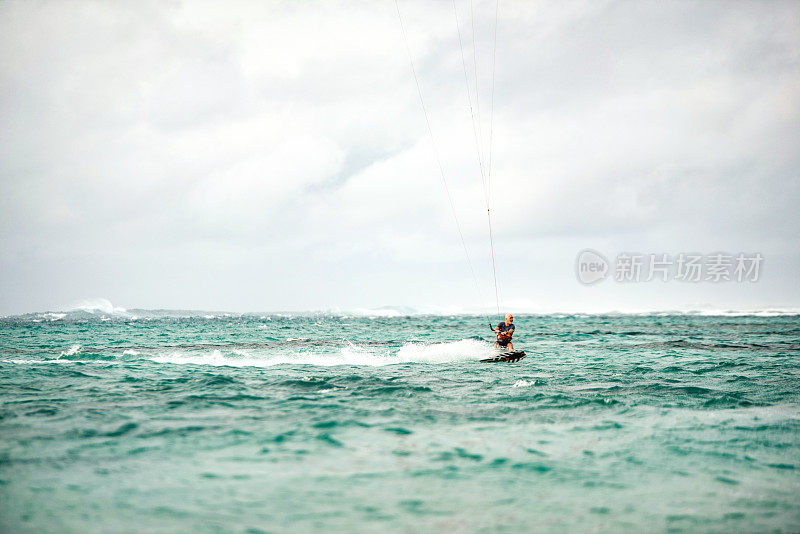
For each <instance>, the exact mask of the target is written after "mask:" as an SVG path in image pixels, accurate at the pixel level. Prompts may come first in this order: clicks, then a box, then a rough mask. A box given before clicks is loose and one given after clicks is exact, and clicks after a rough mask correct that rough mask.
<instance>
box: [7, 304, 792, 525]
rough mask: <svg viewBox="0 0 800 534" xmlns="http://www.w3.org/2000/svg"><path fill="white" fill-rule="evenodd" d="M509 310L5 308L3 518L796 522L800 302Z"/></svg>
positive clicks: (49, 521)
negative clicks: (354, 312)
mask: <svg viewBox="0 0 800 534" xmlns="http://www.w3.org/2000/svg"><path fill="white" fill-rule="evenodd" d="M516 324H517V336H516V337H517V338H519V339H517V340H516V341H515V344H516V345H517V347H518V348H524V349H525V350H527V351H528V354H529V357H528V358H527V359H525V360H523V361H522V362H520V363H517V364H492V365H487V364H480V363H478V362H477V360H478V359H479V358H480V357H485V356H488V355H489V354H490V352H491V345H490V343H489V341H490V337H491V336H490V335H489V332H488V327H487V326H486V325H485V319H483V318H479V317H468V316H454V317H432V316H422V317H392V318H381V317H373V318H370V317H347V316H332V315H297V316H289V315H248V316H224V315H223V316H216V315H207V316H203V315H198V316H170V315H169V314H159V313H149V314H148V313H141V314H139V315H137V314H136V313H134V314H132V315H131V316H124V317H114V316H112V317H103V316H94V315H89V314H82V313H73V314H68V315H66V316H65V315H63V314H49V315H44V314H38V315H29V316H23V317H11V318H5V319H0V392H1V393H2V395H1V396H0V529H2V530H4V531H7V532H25V531H30V532H41V531H59V532H62V531H71V532H79V531H86V530H90V531H141V530H170V531H172V530H174V531H225V532H228V531H232V532H236V531H239V532H244V531H248V532H260V531H309V530H322V529H331V530H334V531H375V530H379V529H380V530H390V531H402V532H407V531H427V530H440V531H445V530H447V531H449V530H460V531H480V530H487V531H489V530H491V531H494V530H508V531H528V530H531V529H534V530H551V531H583V530H587V529H589V530H600V531H609V532H611V531H620V530H624V531H640V530H647V531H681V530H686V531H698V530H700V531H719V532H723V531H767V530H779V531H797V530H798V529H800V506H799V505H798V502H800V410H798V407H799V406H800V385H798V378H800V366H799V365H798V364H799V361H798V354H799V349H800V318H798V317H797V316H779V317H758V316H741V317H701V316H686V315H684V316H566V317H561V316H517V319H516Z"/></svg>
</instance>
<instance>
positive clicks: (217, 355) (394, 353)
mask: <svg viewBox="0 0 800 534" xmlns="http://www.w3.org/2000/svg"><path fill="white" fill-rule="evenodd" d="M491 351H492V349H491V348H490V346H489V345H488V344H486V343H484V342H481V341H477V340H473V339H463V340H461V341H454V342H450V343H406V344H405V345H403V346H402V347H400V349H399V350H395V349H385V348H379V349H376V348H374V347H363V346H359V345H352V344H351V345H349V346H346V347H341V348H340V349H339V350H338V351H337V352H329V353H323V352H318V351H314V350H309V351H293V352H288V351H281V352H278V353H274V352H273V353H264V352H258V351H249V350H238V349H237V350H233V351H230V352H222V351H220V350H213V351H210V352H184V351H170V352H168V353H164V354H156V355H152V356H147V358H148V359H150V360H152V361H155V362H159V363H173V364H189V365H214V366H230V367H271V366H273V365H281V364H290V365H317V366H325V367H328V366H334V365H364V366H372V367H377V366H383V365H392V364H402V363H432V364H437V363H448V362H456V361H470V360H472V361H475V360H479V359H480V358H485V357H486V356H488V355H489V354H491ZM126 352H127V351H126Z"/></svg>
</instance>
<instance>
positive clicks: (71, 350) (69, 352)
mask: <svg viewBox="0 0 800 534" xmlns="http://www.w3.org/2000/svg"><path fill="white" fill-rule="evenodd" d="M80 351H81V346H80V345H78V344H75V345H72V346H71V347H70V348H69V349H67V350H64V351H61V354H59V355H58V358H61V357H62V356H74V355H76V354H78V353H79V352H80Z"/></svg>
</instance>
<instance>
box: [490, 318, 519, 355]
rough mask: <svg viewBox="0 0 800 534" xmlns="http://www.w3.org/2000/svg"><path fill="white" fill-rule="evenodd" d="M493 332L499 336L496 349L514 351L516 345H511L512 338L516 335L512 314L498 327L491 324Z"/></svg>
mask: <svg viewBox="0 0 800 534" xmlns="http://www.w3.org/2000/svg"><path fill="white" fill-rule="evenodd" d="M489 328H491V329H492V332H494V333H495V334H497V341H495V344H494V346H495V348H501V349H507V350H509V351H513V350H514V345H513V344H512V343H511V336H513V335H514V316H513V315H511V314H510V313H507V314H506V320H505V321H500V324H498V325H497V326H496V327H493V326H492V325H491V324H489Z"/></svg>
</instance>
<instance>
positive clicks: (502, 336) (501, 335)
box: [489, 323, 513, 343]
mask: <svg viewBox="0 0 800 534" xmlns="http://www.w3.org/2000/svg"><path fill="white" fill-rule="evenodd" d="M489 327H490V328H492V330H494V327H493V326H492V324H491V323H490V324H489ZM509 330H510V329H509V328H508V325H506V330H504V331H502V332H498V333H497V341H500V342H503V343H505V342H507V341H511V336H510V335H508V332H509ZM511 331H512V332H513V330H511Z"/></svg>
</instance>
